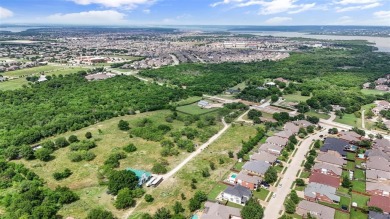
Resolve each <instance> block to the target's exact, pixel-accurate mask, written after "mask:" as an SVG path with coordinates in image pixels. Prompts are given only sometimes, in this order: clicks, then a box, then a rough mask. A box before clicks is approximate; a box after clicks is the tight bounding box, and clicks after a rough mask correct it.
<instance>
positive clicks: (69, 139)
mask: <svg viewBox="0 0 390 219" xmlns="http://www.w3.org/2000/svg"><path fill="white" fill-rule="evenodd" d="M68 141H69V143H75V142H78V141H79V139H78V138H77V136H76V135H71V136H69V138H68Z"/></svg>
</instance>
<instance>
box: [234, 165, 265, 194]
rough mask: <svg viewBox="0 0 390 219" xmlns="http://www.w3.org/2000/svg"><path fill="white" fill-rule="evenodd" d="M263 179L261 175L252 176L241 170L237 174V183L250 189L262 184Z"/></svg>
mask: <svg viewBox="0 0 390 219" xmlns="http://www.w3.org/2000/svg"><path fill="white" fill-rule="evenodd" d="M262 180H263V179H262V178H261V177H259V176H252V175H249V174H248V173H246V172H245V171H243V170H241V171H240V173H239V174H238V175H237V176H236V180H235V183H236V184H238V185H241V186H244V187H245V188H248V189H250V190H255V189H257V187H258V186H259V185H260V183H261V181H262Z"/></svg>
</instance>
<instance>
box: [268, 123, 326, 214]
mask: <svg viewBox="0 0 390 219" xmlns="http://www.w3.org/2000/svg"><path fill="white" fill-rule="evenodd" d="M327 132H328V130H327V129H325V130H323V131H320V132H318V133H317V134H315V135H311V136H309V137H308V138H307V139H305V140H304V141H303V142H302V144H301V145H300V146H299V147H297V148H298V150H297V152H296V154H295V156H294V157H293V158H292V162H291V163H290V164H289V165H288V169H287V171H286V173H285V174H284V176H283V178H282V180H281V181H280V184H282V187H281V188H279V186H278V185H276V187H277V189H276V191H275V192H274V194H276V197H275V198H271V200H270V202H269V203H268V205H267V207H266V208H265V211H264V217H263V218H266V219H277V218H279V217H280V216H279V212H280V210H283V209H284V206H283V202H284V200H285V199H286V197H287V195H288V194H289V193H290V191H291V189H290V187H291V185H292V183H293V182H294V181H295V179H296V178H297V177H296V175H297V173H298V171H299V170H300V169H301V164H302V161H303V160H305V155H306V153H307V152H308V151H309V148H310V145H311V143H312V142H313V140H316V139H320V137H319V136H320V135H325V134H327Z"/></svg>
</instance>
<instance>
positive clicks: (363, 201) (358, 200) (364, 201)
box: [352, 193, 370, 208]
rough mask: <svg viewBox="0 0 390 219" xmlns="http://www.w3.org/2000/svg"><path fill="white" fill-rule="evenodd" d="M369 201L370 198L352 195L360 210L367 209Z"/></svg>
mask: <svg viewBox="0 0 390 219" xmlns="http://www.w3.org/2000/svg"><path fill="white" fill-rule="evenodd" d="M369 199H370V197H369V196H365V195H360V194H357V193H352V202H356V203H357V206H358V207H359V208H364V207H366V206H367V202H368V200H369Z"/></svg>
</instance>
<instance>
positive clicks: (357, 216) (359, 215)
mask: <svg viewBox="0 0 390 219" xmlns="http://www.w3.org/2000/svg"><path fill="white" fill-rule="evenodd" d="M350 214H351V217H350V218H351V219H367V218H368V215H367V214H366V213H365V212H362V211H360V210H357V209H353V210H351V212H350Z"/></svg>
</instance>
